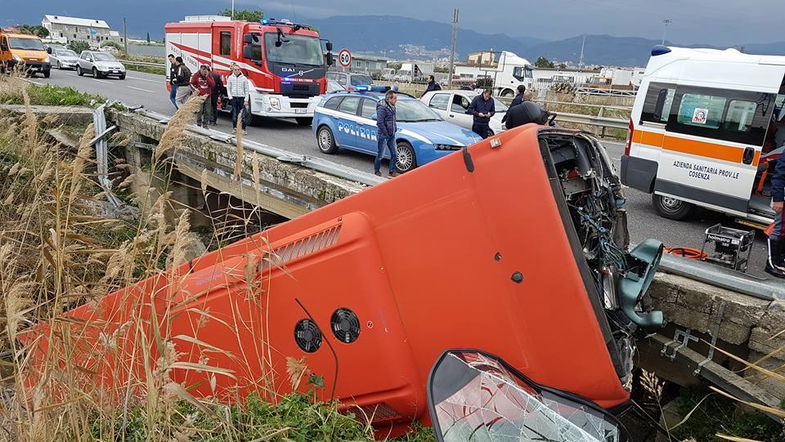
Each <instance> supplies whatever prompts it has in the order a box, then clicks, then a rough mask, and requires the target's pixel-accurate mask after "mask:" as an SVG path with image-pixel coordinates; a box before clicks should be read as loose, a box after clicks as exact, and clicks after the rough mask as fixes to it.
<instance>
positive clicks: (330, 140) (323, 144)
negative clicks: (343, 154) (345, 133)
mask: <svg viewBox="0 0 785 442" xmlns="http://www.w3.org/2000/svg"><path fill="white" fill-rule="evenodd" d="M316 143H317V144H318V145H319V150H320V151H321V152H322V153H327V154H333V153H335V152H338V146H337V145H336V144H335V137H334V136H333V131H331V130H330V128H329V127H327V126H322V127H320V128H319V130H318V131H317V133H316Z"/></svg>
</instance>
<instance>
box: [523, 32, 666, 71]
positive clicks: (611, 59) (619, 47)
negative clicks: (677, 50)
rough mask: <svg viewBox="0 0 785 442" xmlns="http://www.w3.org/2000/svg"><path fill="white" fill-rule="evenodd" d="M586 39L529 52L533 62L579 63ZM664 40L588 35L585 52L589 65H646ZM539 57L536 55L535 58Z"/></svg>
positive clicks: (549, 44)
mask: <svg viewBox="0 0 785 442" xmlns="http://www.w3.org/2000/svg"><path fill="white" fill-rule="evenodd" d="M582 42H583V36H579V37H572V38H568V39H565V40H559V41H551V42H545V43H540V44H535V45H531V46H529V47H527V48H526V51H527V52H526V53H527V54H531V55H530V58H531V59H536V58H537V57H545V58H548V59H550V60H559V61H569V62H573V63H578V61H580V55H581V44H582ZM660 43H661V41H656V40H648V39H645V38H638V37H613V36H610V35H587V36H586V44H585V45H584V50H583V61H584V63H585V64H599V65H611V66H645V65H646V62H647V61H648V59H649V54H650V53H651V48H652V47H654V46H655V45H658V44H660ZM535 55H536V56H535Z"/></svg>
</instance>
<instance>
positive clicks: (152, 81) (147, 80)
mask: <svg viewBox="0 0 785 442" xmlns="http://www.w3.org/2000/svg"><path fill="white" fill-rule="evenodd" d="M126 78H130V79H131V80H139V81H146V82H148V83H155V84H166V83H165V82H163V81H161V80H149V79H147V78H139V77H131V76H127V77H126Z"/></svg>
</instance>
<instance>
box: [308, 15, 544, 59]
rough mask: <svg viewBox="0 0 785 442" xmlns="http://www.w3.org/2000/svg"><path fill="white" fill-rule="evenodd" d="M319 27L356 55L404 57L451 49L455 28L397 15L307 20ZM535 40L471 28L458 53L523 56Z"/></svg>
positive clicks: (461, 34)
mask: <svg viewBox="0 0 785 442" xmlns="http://www.w3.org/2000/svg"><path fill="white" fill-rule="evenodd" d="M308 23H309V24H312V25H314V26H316V27H317V28H319V32H320V33H321V34H322V36H323V37H324V38H329V39H330V40H332V41H333V42H334V43H335V45H336V47H347V48H350V49H352V50H354V51H357V52H366V53H379V54H382V53H383V54H387V55H389V56H395V57H403V58H405V55H408V54H405V53H403V51H402V48H401V45H412V46H423V47H424V48H425V49H428V50H431V51H438V50H441V49H449V47H450V38H451V35H452V25H450V24H447V23H438V22H434V21H424V20H417V19H413V18H406V17H397V16H380V15H367V16H337V17H330V18H327V19H320V20H313V19H309V20H308ZM541 42H543V40H540V39H536V38H529V37H524V38H513V37H510V36H508V35H505V34H492V35H491V34H481V33H479V32H475V31H471V30H468V29H460V30H459V32H458V42H457V52H458V54H459V56H460V57H461V58H465V57H466V55H467V54H468V53H469V52H474V51H480V50H487V49H495V50H508V51H513V52H517V53H523V52H524V50H525V49H526V47H527V46H530V45H533V44H537V43H541Z"/></svg>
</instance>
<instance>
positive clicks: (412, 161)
mask: <svg viewBox="0 0 785 442" xmlns="http://www.w3.org/2000/svg"><path fill="white" fill-rule="evenodd" d="M396 147H397V149H396V155H397V158H396V161H395V169H397V170H398V172H400V173H406V172H409V171H410V170H413V169H414V168H415V167H417V157H415V155H414V148H413V147H412V145H411V144H409V143H407V142H406V141H399V142H398V145H397V146H396Z"/></svg>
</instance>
